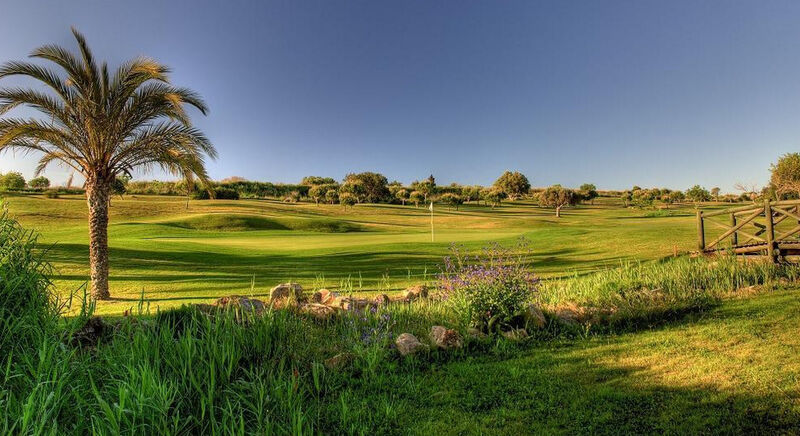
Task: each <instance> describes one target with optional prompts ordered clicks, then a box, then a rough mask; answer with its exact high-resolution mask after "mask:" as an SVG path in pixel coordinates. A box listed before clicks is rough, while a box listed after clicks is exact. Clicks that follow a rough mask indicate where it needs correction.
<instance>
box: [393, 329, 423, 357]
mask: <svg viewBox="0 0 800 436" xmlns="http://www.w3.org/2000/svg"><path fill="white" fill-rule="evenodd" d="M394 344H395V345H396V346H397V351H399V352H400V355H401V356H408V355H411V354H416V353H418V352H420V351H425V350H427V349H428V346H427V345H425V344H423V343H422V342H420V341H419V339H417V337H416V336H414V335H412V334H411V333H402V334H401V335H400V336H398V337H397V340H395V341H394Z"/></svg>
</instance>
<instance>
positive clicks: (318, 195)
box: [308, 183, 339, 205]
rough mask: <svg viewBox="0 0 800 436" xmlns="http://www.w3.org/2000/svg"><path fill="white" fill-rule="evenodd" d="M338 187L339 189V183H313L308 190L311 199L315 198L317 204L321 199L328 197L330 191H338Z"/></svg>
mask: <svg viewBox="0 0 800 436" xmlns="http://www.w3.org/2000/svg"><path fill="white" fill-rule="evenodd" d="M337 189H339V185H337V184H336V183H326V184H323V185H312V186H311V188H309V190H308V196H309V197H311V199H312V200H314V202H315V203H316V204H317V205H319V202H320V201H324V200H325V199H326V198H327V195H328V192H329V191H336V190H337Z"/></svg>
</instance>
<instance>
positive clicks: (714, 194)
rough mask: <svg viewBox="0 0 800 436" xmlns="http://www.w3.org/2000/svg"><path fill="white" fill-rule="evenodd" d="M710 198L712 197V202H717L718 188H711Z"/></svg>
mask: <svg viewBox="0 0 800 436" xmlns="http://www.w3.org/2000/svg"><path fill="white" fill-rule="evenodd" d="M711 196H712V197H714V201H719V188H717V187H713V188H711Z"/></svg>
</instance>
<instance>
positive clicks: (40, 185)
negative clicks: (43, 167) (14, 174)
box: [28, 176, 50, 189]
mask: <svg viewBox="0 0 800 436" xmlns="http://www.w3.org/2000/svg"><path fill="white" fill-rule="evenodd" d="M28 186H30V187H31V188H33V189H45V188H49V187H50V179H48V178H47V177H44V176H39V177H34V178H32V179H30V180H28Z"/></svg>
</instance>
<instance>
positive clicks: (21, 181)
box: [0, 172, 25, 191]
mask: <svg viewBox="0 0 800 436" xmlns="http://www.w3.org/2000/svg"><path fill="white" fill-rule="evenodd" d="M23 188H25V178H24V177H22V174H20V173H16V172H10V173H6V174H4V175H0V190H9V191H18V190H20V189H23Z"/></svg>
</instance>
